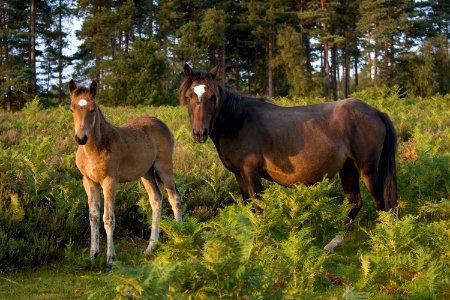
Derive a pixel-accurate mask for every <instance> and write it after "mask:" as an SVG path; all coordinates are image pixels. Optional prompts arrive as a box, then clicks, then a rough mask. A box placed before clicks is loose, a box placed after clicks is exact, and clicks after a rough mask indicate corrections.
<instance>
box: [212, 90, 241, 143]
mask: <svg viewBox="0 0 450 300" xmlns="http://www.w3.org/2000/svg"><path fill="white" fill-rule="evenodd" d="M220 93H221V97H220V98H221V101H222V103H221V104H220V105H219V107H218V109H217V111H216V114H215V116H214V120H213V124H212V130H211V135H210V136H211V139H212V140H213V142H214V144H216V146H217V142H218V140H219V139H220V138H221V137H222V136H224V135H229V134H234V132H235V131H237V130H238V129H239V128H240V127H241V124H242V122H244V120H245V118H246V115H247V113H248V112H247V109H246V106H245V102H246V101H247V99H246V98H245V97H242V96H240V95H238V94H236V93H233V92H231V91H229V90H227V89H225V88H223V87H221V88H220Z"/></svg>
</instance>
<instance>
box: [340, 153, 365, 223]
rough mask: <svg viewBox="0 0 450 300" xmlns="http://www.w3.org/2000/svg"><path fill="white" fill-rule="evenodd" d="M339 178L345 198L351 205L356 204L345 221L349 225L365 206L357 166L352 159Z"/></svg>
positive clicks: (346, 163)
mask: <svg viewBox="0 0 450 300" xmlns="http://www.w3.org/2000/svg"><path fill="white" fill-rule="evenodd" d="M339 177H340V179H341V183H342V187H343V189H344V193H345V196H346V197H347V199H348V201H349V202H350V203H353V204H355V206H354V207H353V208H352V210H351V211H350V212H349V214H348V216H347V220H346V221H345V224H348V223H350V222H351V221H353V220H355V218H356V216H357V215H358V212H359V211H360V210H361V207H362V204H363V202H362V198H361V192H360V189H359V174H358V170H357V169H356V167H355V164H354V162H353V161H352V160H351V159H347V161H346V162H345V164H344V167H343V168H342V169H341V170H340V171H339Z"/></svg>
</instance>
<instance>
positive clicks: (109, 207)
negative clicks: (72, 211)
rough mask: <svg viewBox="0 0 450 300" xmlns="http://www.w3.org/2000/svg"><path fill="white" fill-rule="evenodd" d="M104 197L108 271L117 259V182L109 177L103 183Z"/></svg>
mask: <svg viewBox="0 0 450 300" xmlns="http://www.w3.org/2000/svg"><path fill="white" fill-rule="evenodd" d="M102 188H103V196H104V198H105V203H104V206H105V207H104V212H103V224H104V226H105V231H106V239H107V251H106V269H107V270H108V269H110V268H111V267H112V262H113V259H114V258H115V257H116V251H115V250H114V240H113V233H114V227H115V225H116V220H115V216H114V200H115V197H116V180H115V179H114V178H111V177H108V178H106V179H105V180H103V182H102Z"/></svg>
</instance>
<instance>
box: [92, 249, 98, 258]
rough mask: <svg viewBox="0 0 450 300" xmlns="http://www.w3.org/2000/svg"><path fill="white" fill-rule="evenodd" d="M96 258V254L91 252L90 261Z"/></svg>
mask: <svg viewBox="0 0 450 300" xmlns="http://www.w3.org/2000/svg"><path fill="white" fill-rule="evenodd" d="M97 256H98V252H94V251H91V256H90V259H91V260H94V259H96V258H97Z"/></svg>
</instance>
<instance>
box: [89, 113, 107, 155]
mask: <svg viewBox="0 0 450 300" xmlns="http://www.w3.org/2000/svg"><path fill="white" fill-rule="evenodd" d="M112 127H113V125H111V123H109V122H108V120H106V118H105V116H104V115H103V112H102V111H101V110H100V107H98V105H97V106H96V109H95V123H94V127H93V128H92V130H91V133H90V137H89V138H88V142H87V144H86V145H87V146H88V147H89V148H91V149H96V150H101V149H103V148H104V147H105V145H106V143H105V142H104V141H105V139H108V135H109V133H110V132H111V128H112Z"/></svg>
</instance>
